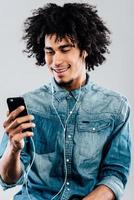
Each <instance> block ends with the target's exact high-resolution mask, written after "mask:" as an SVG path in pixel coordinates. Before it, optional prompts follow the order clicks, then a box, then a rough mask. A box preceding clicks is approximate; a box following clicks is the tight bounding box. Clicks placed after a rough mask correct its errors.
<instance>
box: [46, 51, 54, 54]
mask: <svg viewBox="0 0 134 200" xmlns="http://www.w3.org/2000/svg"><path fill="white" fill-rule="evenodd" d="M45 54H48V55H54V51H48V50H46V51H45Z"/></svg>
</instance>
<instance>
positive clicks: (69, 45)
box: [44, 44, 75, 50]
mask: <svg viewBox="0 0 134 200" xmlns="http://www.w3.org/2000/svg"><path fill="white" fill-rule="evenodd" d="M66 47H75V45H74V44H64V45H60V46H59V47H58V49H64V48H66ZM44 49H46V50H53V48H52V47H47V46H46V47H45V48H44Z"/></svg>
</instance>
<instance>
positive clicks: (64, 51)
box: [61, 48, 71, 53]
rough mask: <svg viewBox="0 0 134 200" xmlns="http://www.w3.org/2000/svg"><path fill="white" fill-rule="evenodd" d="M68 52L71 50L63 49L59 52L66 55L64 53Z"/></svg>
mask: <svg viewBox="0 0 134 200" xmlns="http://www.w3.org/2000/svg"><path fill="white" fill-rule="evenodd" d="M70 50H71V49H70V48H64V49H61V52H63V53H66V52H69V51H70Z"/></svg>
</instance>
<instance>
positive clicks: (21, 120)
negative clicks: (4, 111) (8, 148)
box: [8, 115, 34, 132]
mask: <svg viewBox="0 0 134 200" xmlns="http://www.w3.org/2000/svg"><path fill="white" fill-rule="evenodd" d="M33 119H34V116H33V115H26V116H24V117H19V118H16V119H15V120H14V121H13V122H12V123H11V124H10V125H9V126H8V132H9V131H10V130H12V129H14V128H16V127H17V126H19V125H20V124H22V123H24V122H31V120H33Z"/></svg>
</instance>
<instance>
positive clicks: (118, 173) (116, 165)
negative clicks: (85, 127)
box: [83, 99, 131, 200]
mask: <svg viewBox="0 0 134 200" xmlns="http://www.w3.org/2000/svg"><path fill="white" fill-rule="evenodd" d="M129 115H130V108H129V106H128V104H127V102H126V101H125V100H124V99H123V100H122V103H121V106H120V109H119V112H118V113H117V117H116V120H115V122H114V125H115V126H114V128H113V131H112V133H111V135H110V137H109V139H108V141H107V143H106V145H105V146H104V149H103V153H102V160H101V164H100V168H99V172H98V182H97V184H96V187H95V189H94V191H93V192H91V193H90V194H89V195H88V196H86V197H85V198H84V199H83V200H113V199H116V200H120V198H121V196H122V194H123V191H124V188H125V185H126V183H127V179H128V175H129V170H130V163H131V141H130V135H129ZM114 195H115V197H114Z"/></svg>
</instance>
